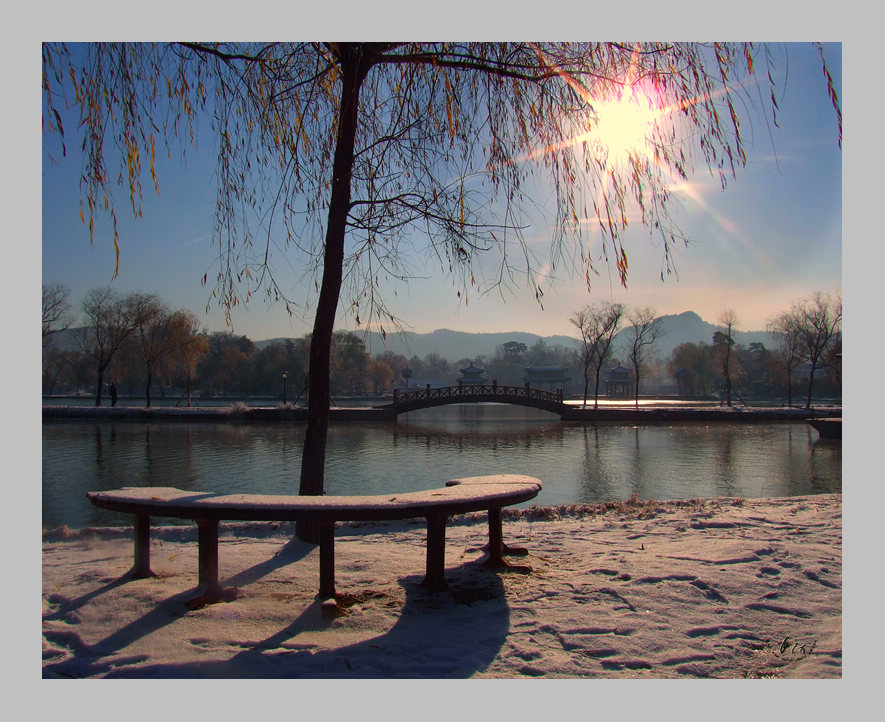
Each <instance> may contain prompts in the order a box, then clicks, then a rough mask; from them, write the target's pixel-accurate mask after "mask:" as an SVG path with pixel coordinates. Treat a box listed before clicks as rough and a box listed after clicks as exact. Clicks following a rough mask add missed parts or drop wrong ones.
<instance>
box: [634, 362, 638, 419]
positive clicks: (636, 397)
mask: <svg viewBox="0 0 885 722" xmlns="http://www.w3.org/2000/svg"><path fill="white" fill-rule="evenodd" d="M633 373H634V374H635V375H636V386H635V387H634V389H633V399H634V401H635V402H636V409H637V411H638V410H639V364H633Z"/></svg>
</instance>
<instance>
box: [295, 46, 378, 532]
mask: <svg viewBox="0 0 885 722" xmlns="http://www.w3.org/2000/svg"><path fill="white" fill-rule="evenodd" d="M363 77H364V73H363V72H362V71H361V69H360V67H359V57H357V56H355V55H354V54H353V53H352V52H351V53H349V55H348V57H344V58H342V62H341V108H340V112H339V117H338V138H337V140H336V144H335V157H334V160H333V164H332V190H331V198H330V201H329V218H328V223H327V226H326V245H325V253H324V256H323V280H322V285H321V286H320V296H319V299H318V301H317V309H316V316H315V318H314V325H313V334H312V336H311V339H310V367H309V370H308V399H307V428H306V430H305V434H304V451H303V453H302V456H301V483H300V487H299V493H300V494H305V495H312V496H319V495H321V494H322V493H323V484H324V477H325V466H326V435H327V431H328V428H329V400H330V384H329V360H330V357H331V347H332V332H333V330H334V325H335V315H336V312H337V310H338V298H339V295H340V292H341V280H342V273H343V268H344V236H345V231H346V228H347V213H348V211H349V210H350V182H351V172H352V169H353V150H354V143H355V138H356V121H357V113H358V109H359V90H360V84H361V82H362V79H363ZM295 533H296V534H297V535H298V536H299V537H300V538H301V539H303V540H304V541H309V542H313V543H318V529H317V528H316V525H315V524H310V523H308V522H298V523H297V524H296V527H295Z"/></svg>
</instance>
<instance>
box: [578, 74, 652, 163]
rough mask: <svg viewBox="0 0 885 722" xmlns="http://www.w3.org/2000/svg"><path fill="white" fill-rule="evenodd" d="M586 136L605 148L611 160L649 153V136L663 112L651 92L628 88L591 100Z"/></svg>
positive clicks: (615, 160)
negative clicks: (589, 122)
mask: <svg viewBox="0 0 885 722" xmlns="http://www.w3.org/2000/svg"><path fill="white" fill-rule="evenodd" d="M591 107H592V120H591V128H590V132H589V133H588V137H589V138H590V139H592V140H594V141H596V143H598V144H599V146H600V147H601V148H602V149H603V150H604V151H606V153H607V156H608V159H609V161H610V162H617V161H622V160H624V161H625V160H628V159H629V157H630V156H642V155H645V156H647V155H650V154H651V148H652V146H651V138H652V136H653V134H654V131H655V125H656V122H657V120H658V119H659V118H660V117H661V116H662V115H663V112H662V110H661V109H660V108H658V107H656V103H655V97H654V94H651V93H648V92H645V91H643V90H642V89H639V88H635V87H631V88H628V89H627V90H625V92H624V93H623V94H622V95H621V96H620V97H618V98H615V99H612V100H602V101H593V102H592V103H591Z"/></svg>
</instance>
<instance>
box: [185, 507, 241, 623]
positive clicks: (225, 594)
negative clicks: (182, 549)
mask: <svg viewBox="0 0 885 722" xmlns="http://www.w3.org/2000/svg"><path fill="white" fill-rule="evenodd" d="M195 521H196V522H197V543H198V545H199V547H198V550H197V555H198V559H199V561H198V580H199V585H198V589H199V594H198V595H197V596H196V597H194V598H193V599H191V600H190V601H189V602H188V606H189V607H190V608H191V609H198V608H199V607H202V606H204V605H206V604H214V603H215V602H221V601H230V600H231V599H234V598H235V597H236V590H235V589H230V590H227V591H225V590H223V589H222V588H221V583H220V582H219V581H218V519H196V520H195Z"/></svg>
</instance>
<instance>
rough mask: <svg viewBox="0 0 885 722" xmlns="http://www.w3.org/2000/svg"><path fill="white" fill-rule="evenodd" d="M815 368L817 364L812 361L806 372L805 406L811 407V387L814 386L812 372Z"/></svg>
mask: <svg viewBox="0 0 885 722" xmlns="http://www.w3.org/2000/svg"><path fill="white" fill-rule="evenodd" d="M816 370H817V364H816V363H814V362H812V364H811V369H810V371H809V372H808V398H807V399H806V401H805V408H806V409H810V408H811V389H812V387H813V386H814V372H815V371H816Z"/></svg>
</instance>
